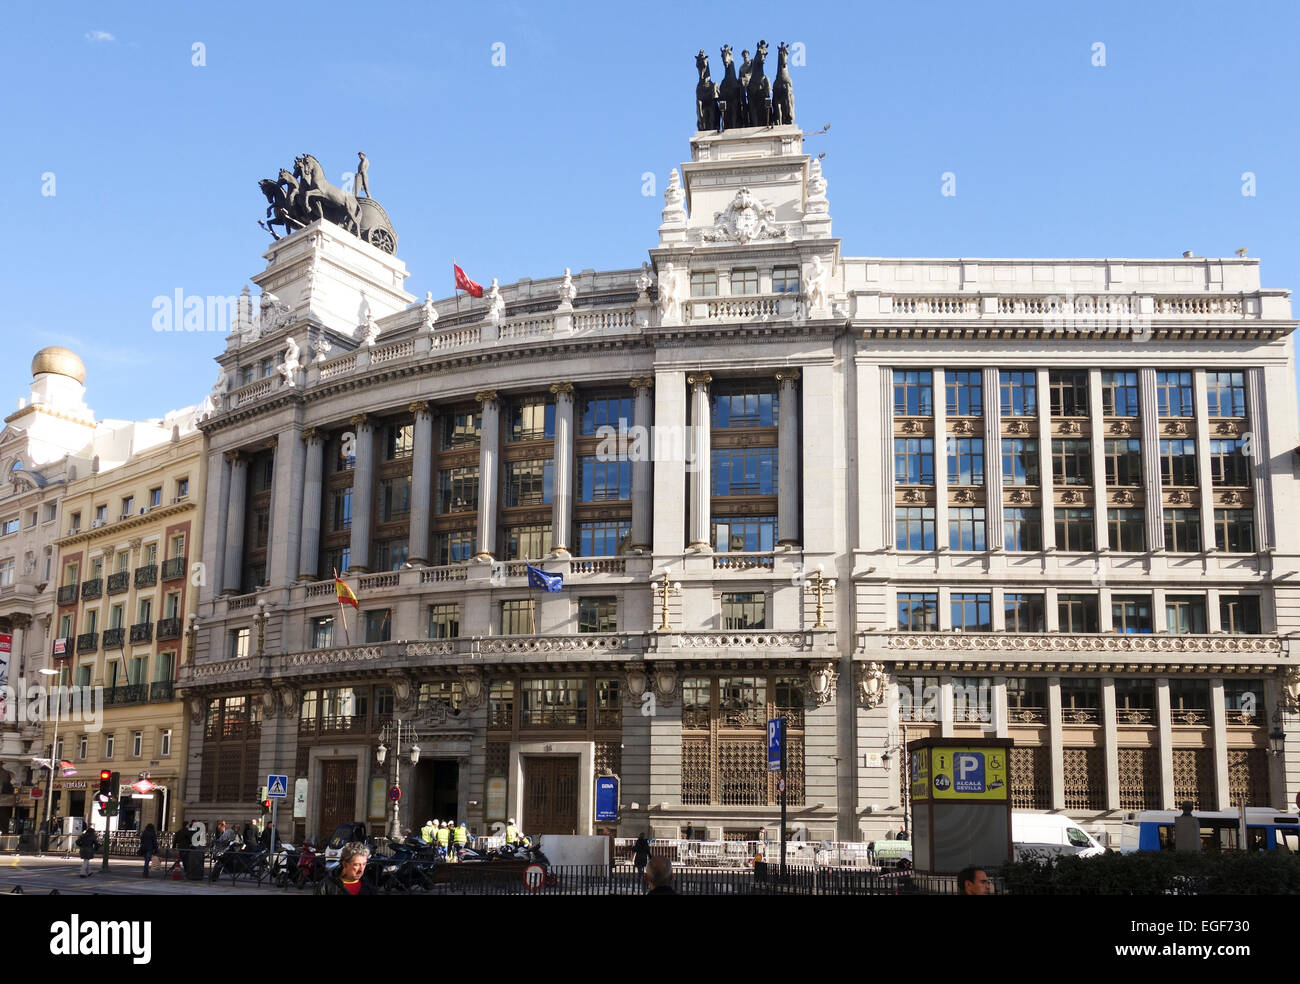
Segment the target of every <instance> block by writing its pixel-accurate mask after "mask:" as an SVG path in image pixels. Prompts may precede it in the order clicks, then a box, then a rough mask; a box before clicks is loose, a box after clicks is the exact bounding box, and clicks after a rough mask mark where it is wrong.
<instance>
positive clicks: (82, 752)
mask: <svg viewBox="0 0 1300 984" xmlns="http://www.w3.org/2000/svg"><path fill="white" fill-rule="evenodd" d="M89 745H90V740H89V739H88V738H87V737H86V736H85V735H81V736H80V737H79V738H78V739H77V759H78V760H79V761H81V762H84V761H85V760H86V751H87V750H88V746H89Z"/></svg>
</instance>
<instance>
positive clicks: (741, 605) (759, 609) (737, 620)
mask: <svg viewBox="0 0 1300 984" xmlns="http://www.w3.org/2000/svg"><path fill="white" fill-rule="evenodd" d="M765 628H767V596H766V595H764V594H762V593H761V592H757V591H747V592H741V593H737V594H724V595H723V596H722V629H723V631H725V632H737V631H742V630H745V629H765Z"/></svg>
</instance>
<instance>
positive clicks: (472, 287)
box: [451, 263, 483, 297]
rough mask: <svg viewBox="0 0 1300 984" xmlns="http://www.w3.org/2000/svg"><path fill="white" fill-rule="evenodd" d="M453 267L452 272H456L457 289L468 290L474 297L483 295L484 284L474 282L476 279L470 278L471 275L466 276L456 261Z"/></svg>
mask: <svg viewBox="0 0 1300 984" xmlns="http://www.w3.org/2000/svg"><path fill="white" fill-rule="evenodd" d="M451 269H452V273H453V274H455V278H456V289H457V290H463V291H466V292H467V293H469V294H470V295H471V296H473V297H482V296H483V285H482V284H476V283H474V281H472V280H470V279H469V277H467V276H465V271H464V270H462V269H461V268H460V267H459V266H457V265H456V264H455V263H453V264H452V265H451Z"/></svg>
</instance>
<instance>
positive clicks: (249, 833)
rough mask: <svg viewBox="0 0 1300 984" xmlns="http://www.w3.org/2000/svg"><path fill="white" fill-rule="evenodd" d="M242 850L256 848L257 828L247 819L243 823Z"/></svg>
mask: <svg viewBox="0 0 1300 984" xmlns="http://www.w3.org/2000/svg"><path fill="white" fill-rule="evenodd" d="M244 850H245V851H255V850H257V828H256V827H255V826H253V821H252V820H249V821H248V823H246V824H244Z"/></svg>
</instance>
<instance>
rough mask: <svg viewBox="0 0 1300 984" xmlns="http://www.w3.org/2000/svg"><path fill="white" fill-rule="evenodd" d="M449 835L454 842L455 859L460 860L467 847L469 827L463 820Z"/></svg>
mask: <svg viewBox="0 0 1300 984" xmlns="http://www.w3.org/2000/svg"><path fill="white" fill-rule="evenodd" d="M451 836H452V840H453V841H454V842H455V844H456V859H457V860H460V858H461V856H462V855H464V853H465V848H467V847H469V828H468V827H466V826H465V821H464V820H462V821H461V822H460V823H458V824H457V825H456V829H455V831H454V832H453V833H452V835H451Z"/></svg>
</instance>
